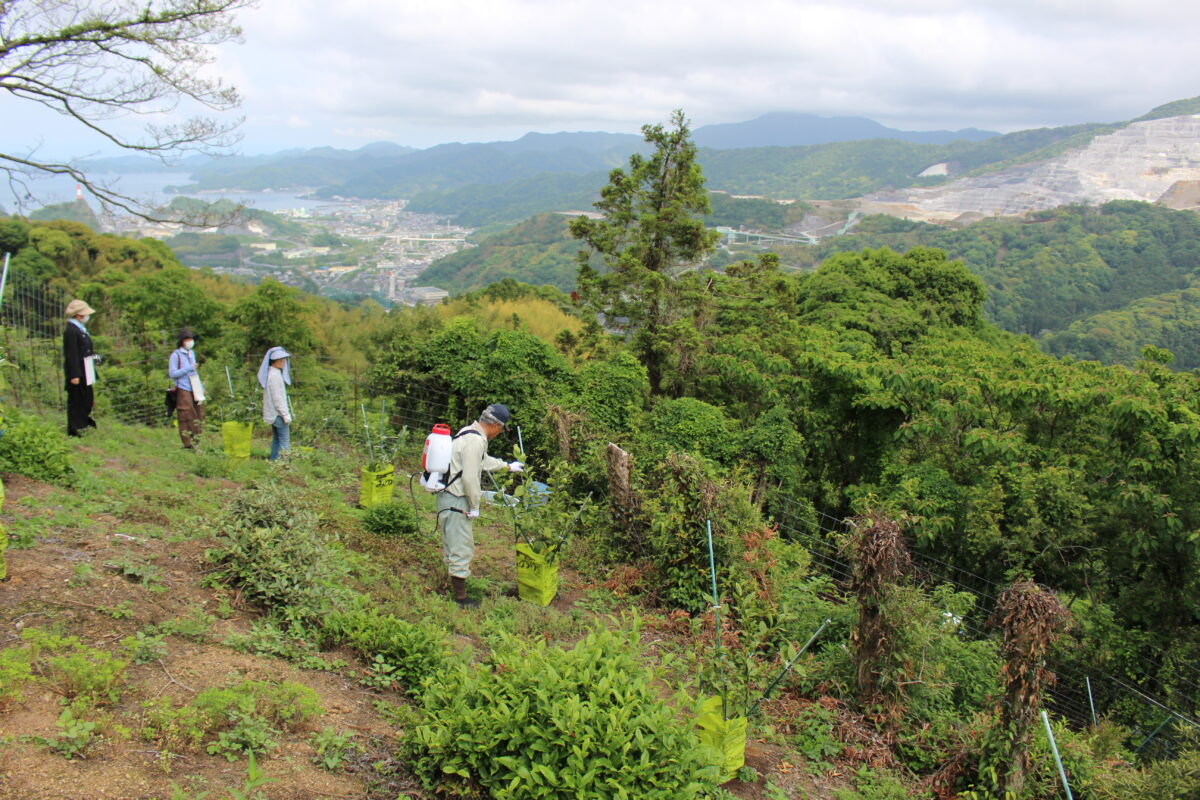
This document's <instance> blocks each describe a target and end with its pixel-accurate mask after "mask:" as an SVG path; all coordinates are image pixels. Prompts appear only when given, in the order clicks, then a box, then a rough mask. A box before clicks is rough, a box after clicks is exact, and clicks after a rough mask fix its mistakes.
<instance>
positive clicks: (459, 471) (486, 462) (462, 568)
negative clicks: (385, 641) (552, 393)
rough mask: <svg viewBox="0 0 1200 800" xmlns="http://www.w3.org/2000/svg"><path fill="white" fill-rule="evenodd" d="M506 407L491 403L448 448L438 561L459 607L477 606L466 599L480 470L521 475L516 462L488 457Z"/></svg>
mask: <svg viewBox="0 0 1200 800" xmlns="http://www.w3.org/2000/svg"><path fill="white" fill-rule="evenodd" d="M510 416H511V415H510V414H509V411H508V407H507V406H505V405H501V404H500V403H492V404H491V405H490V406H488V407H487V408H485V409H484V410H483V413H482V414H480V415H479V419H478V421H476V422H473V423H471V424H470V425H468V426H467V427H465V428H463V429H462V430H460V431H459V432H458V433H457V434H456V435H455V437H454V442H453V444H452V445H451V447H450V471H449V472H448V473H447V476H448V479H447V480H446V489H445V491H442V492H439V493H438V496H437V497H438V527H439V528H440V529H441V532H442V560H443V561H445V562H446V568H447V569H448V570H449V572H450V588H451V589H452V591H453V594H454V602H456V603H458V605H459V606H461V607H465V606H472V607H473V606H478V605H479V601H478V600H472V599H470V598H469V597H467V578H469V577H471V559H472V558H473V557H474V555H475V532H474V530H473V529H472V525H471V521H472V520H474V519H475V518H476V517H478V516H479V500H480V495H481V494H482V492H481V489H480V485H479V481H480V478H481V477H482V475H483V471H484V470H487V471H488V472H492V471H494V470H498V469H508V470H509V471H511V472H521V471H522V470H523V469H524V466H523V465H522V464H521V462H520V461H513V462H511V463H509V462H505V461H501V460H500V459H498V458H492V457H491V456H489V455H488V452H487V447H488V442H489V441H491V440H492V439H495V438H496V437H497V436H498V435H499V434H500V432H501V431H503V430H504V426H505V425H507V424H508V420H509V418H510Z"/></svg>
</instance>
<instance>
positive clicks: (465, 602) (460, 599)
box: [450, 575, 479, 608]
mask: <svg viewBox="0 0 1200 800" xmlns="http://www.w3.org/2000/svg"><path fill="white" fill-rule="evenodd" d="M450 588H451V589H452V590H453V591H454V602H456V603H458V607H459V608H479V601H478V600H476V599H474V598H472V597H468V596H467V579H466V578H456V577H454V576H453V575H451V576H450Z"/></svg>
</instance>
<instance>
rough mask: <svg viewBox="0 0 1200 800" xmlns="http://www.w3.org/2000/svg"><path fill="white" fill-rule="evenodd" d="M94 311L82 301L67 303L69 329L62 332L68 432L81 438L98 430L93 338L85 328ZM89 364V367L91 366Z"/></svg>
mask: <svg viewBox="0 0 1200 800" xmlns="http://www.w3.org/2000/svg"><path fill="white" fill-rule="evenodd" d="M94 313H95V311H94V310H93V309H92V307H91V306H89V305H88V304H87V303H85V302H83V301H82V300H72V301H71V302H70V303H67V329H66V330H65V331H63V373H64V374H65V375H66V380H67V433H68V434H70V435H71V436H78V435H79V433H80V432H81V431H82V430H83V429H85V428H94V427H96V421H95V420H94V419H92V403H93V399H94V398H93V394H92V382H93V381H95V379H96V369H95V366H96V365H95V361H94V358H95V350H93V349H92V337H91V336H89V335H88V331H87V328H86V327H84V325H85V323H87V321H88V318H89V317H91V315H92V314H94ZM89 362H90V364H89Z"/></svg>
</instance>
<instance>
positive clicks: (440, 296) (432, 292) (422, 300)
mask: <svg viewBox="0 0 1200 800" xmlns="http://www.w3.org/2000/svg"><path fill="white" fill-rule="evenodd" d="M449 296H450V293H449V292H447V291H446V290H445V289H439V288H438V287H436V286H414V287H412V288H411V289H405V290H404V300H405V301H406V302H408V303H411V304H412V305H417V306H436V305H437V304H438V303H440V302H442V301H443V300H445V299H446V298H447V297H449Z"/></svg>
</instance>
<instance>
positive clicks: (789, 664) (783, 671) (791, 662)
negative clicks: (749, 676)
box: [746, 619, 832, 717]
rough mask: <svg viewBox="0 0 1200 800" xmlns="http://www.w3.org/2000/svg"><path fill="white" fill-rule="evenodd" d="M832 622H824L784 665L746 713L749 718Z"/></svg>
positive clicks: (827, 620)
mask: <svg viewBox="0 0 1200 800" xmlns="http://www.w3.org/2000/svg"><path fill="white" fill-rule="evenodd" d="M831 621H832V620H829V619H826V620H825V621H824V622H822V623H821V627H819V628H817V629H816V631H814V632H813V635H812V636H810V637H808V641H807V642H805V643H804V647H801V648H800V652H799V653H796V655H794V656H792V658H791V660H789V661H788V662H787V663H786V664H784V665H783V669H781V670H779V674H778V675H776V676H775V680H773V681H771V685H770V686H768V687H767V689H766V691H765V692H763V693H762V697H760V698H758V699H757V700H755V701H754V705H752V706H750V710H749V711H747V712H746V716H747V717H749V716H752V715H753V714H754V712H755V711H757V710H758V704H759V703H761V702H762V701H763V700H766V699H767V697H768V695H770V694H771V692H773V691H774V690H775V687H776V686H778V685H779V682H780V681H781V680H783V676H784V675H787V674H788V671H789V670H790V669H791V668H792V665H794V664H795V663H796V662H797V661H799V660H800V656H802V655H804V651H805V650H807V649H808V646H809V645H810V644H812V643H813V642H815V641H816V640H817V637H818V636H820V635H821V631H823V630H825V626H826V625H828V624H829V623H830V622H831Z"/></svg>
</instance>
